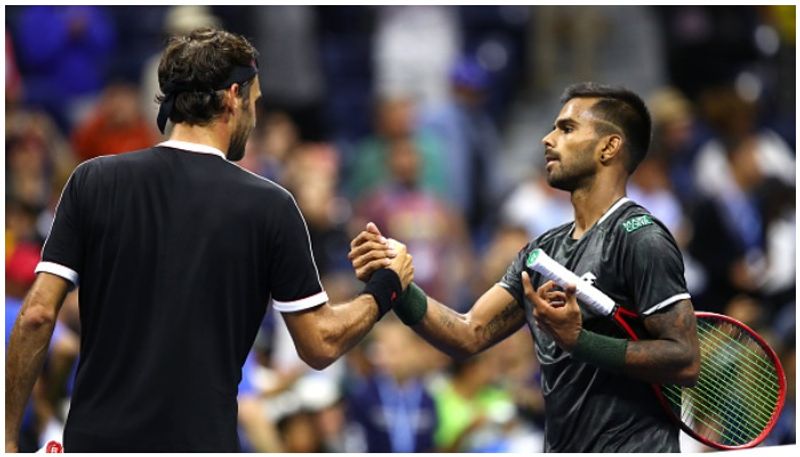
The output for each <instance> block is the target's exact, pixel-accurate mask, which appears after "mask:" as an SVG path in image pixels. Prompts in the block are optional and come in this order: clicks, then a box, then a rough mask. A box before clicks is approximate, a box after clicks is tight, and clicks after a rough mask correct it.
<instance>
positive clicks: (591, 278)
mask: <svg viewBox="0 0 800 457" xmlns="http://www.w3.org/2000/svg"><path fill="white" fill-rule="evenodd" d="M596 279H597V276H595V275H594V273H592V272H591V271H587V272H586V273H584V274H583V275H582V276H581V281H583V282H585V283H588V284H592V285H594V282H595V280H596Z"/></svg>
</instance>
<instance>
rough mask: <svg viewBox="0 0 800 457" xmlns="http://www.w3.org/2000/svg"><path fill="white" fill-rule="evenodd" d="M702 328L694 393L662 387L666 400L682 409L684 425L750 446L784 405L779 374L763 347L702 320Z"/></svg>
mask: <svg viewBox="0 0 800 457" xmlns="http://www.w3.org/2000/svg"><path fill="white" fill-rule="evenodd" d="M697 324H698V337H699V338H700V346H701V369H700V378H699V379H698V382H697V384H696V385H695V386H694V387H692V388H682V387H680V386H663V388H662V391H663V392H664V396H665V398H667V400H668V401H669V402H670V403H671V404H672V405H673V406H674V407H676V408H681V410H682V412H681V419H682V421H683V422H684V423H685V424H687V425H689V426H690V427H691V428H692V429H693V430H694V431H695V432H697V433H702V434H705V435H706V437H707V438H709V439H711V440H713V441H719V439H720V438H721V440H722V442H723V443H724V444H727V445H743V444H747V443H750V442H752V441H753V440H754V439H755V438H757V437H758V436H759V435H760V434H761V432H762V431H763V430H764V429H765V428H766V426H767V424H768V423H769V422H770V420H771V419H772V417H773V415H774V412H775V410H776V408H777V406H778V402H779V401H780V400H779V396H780V394H779V382H778V380H777V378H778V373H777V370H776V368H775V366H774V365H773V364H772V361H771V359H770V358H769V357H768V355H767V354H766V352H765V351H764V349H763V348H762V347H761V345H759V344H758V343H757V342H756V341H755V340H753V338H752V337H751V336H750V335H749V334H747V333H745V332H742V331H741V330H740V329H739V328H738V327H736V326H734V325H731V324H728V323H724V322H718V321H712V322H709V321H708V320H702V319H698V322H697ZM721 327H724V328H721ZM748 344H755V348H753V347H750V346H748ZM714 434H716V436H714Z"/></svg>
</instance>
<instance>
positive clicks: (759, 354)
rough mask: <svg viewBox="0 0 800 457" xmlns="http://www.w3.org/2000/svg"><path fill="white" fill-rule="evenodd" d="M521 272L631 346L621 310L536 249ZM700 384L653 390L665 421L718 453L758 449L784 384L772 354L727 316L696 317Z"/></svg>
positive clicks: (780, 400)
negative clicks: (569, 299) (572, 291)
mask: <svg viewBox="0 0 800 457" xmlns="http://www.w3.org/2000/svg"><path fill="white" fill-rule="evenodd" d="M527 266H528V267H530V268H532V269H533V270H535V271H537V272H538V273H540V274H541V275H542V276H544V277H546V278H547V279H550V280H552V281H553V282H555V283H556V284H558V285H559V286H561V287H563V288H566V287H567V285H568V284H575V285H576V286H577V291H576V296H577V298H578V299H579V300H580V301H581V302H582V303H583V304H584V305H585V306H586V307H588V308H589V309H590V310H591V311H592V312H594V313H596V314H598V315H600V316H606V317H608V318H610V319H612V320H613V321H614V322H615V323H616V324H617V325H618V326H619V327H620V328H621V329H622V330H623V331H624V332H625V333H626V334H628V335H629V336H630V338H631V340H633V341H636V340H638V339H639V337H640V335H637V334H636V333H635V332H634V330H633V328H632V327H631V325H630V324H629V323H628V322H627V320H626V319H632V318H637V317H638V316H637V314H636V313H634V312H632V311H629V310H626V309H624V308H622V307H620V306H618V305H617V304H616V303H614V300H612V299H611V298H610V297H609V296H607V295H606V294H604V293H603V292H601V291H600V290H599V289H597V288H596V287H594V286H592V285H591V284H589V283H588V282H586V281H583V280H581V279H580V278H579V277H578V276H577V275H576V274H575V273H573V272H571V271H569V270H568V269H567V268H565V267H564V266H562V265H561V264H559V263H558V262H556V261H555V260H553V259H552V258H551V257H549V256H548V255H547V254H546V253H545V252H544V251H542V250H541V249H536V250H534V251H533V252H532V253H531V255H530V257H529V258H528V262H527ZM695 316H696V317H697V337H698V339H699V341H700V377H699V379H698V381H697V384H696V385H695V386H694V387H683V386H679V385H657V384H653V390H654V392H655V394H656V396H657V397H658V399H659V401H660V402H661V405H662V406H663V407H664V409H665V410H666V412H667V414H668V415H669V416H670V417H671V418H672V419H673V420H674V421H675V422H676V423H677V424H678V425H679V426H680V428H681V429H682V430H683V431H684V432H686V433H687V434H688V435H689V436H691V437H692V438H694V439H696V440H698V441H700V442H701V443H703V444H705V445H708V446H711V447H714V448H717V449H745V448H750V447H754V446H756V445H758V444H759V443H761V442H762V441H763V440H764V438H766V437H767V435H768V434H769V432H770V431H771V430H772V428H773V427H774V426H775V423H776V422H777V420H778V416H779V415H780V412H781V409H782V408H783V403H784V400H785V398H786V377H785V376H784V373H783V367H782V366H781V364H780V361H779V360H778V357H777V356H776V355H775V351H773V350H772V348H770V347H769V345H767V343H766V342H765V341H764V339H763V338H762V337H761V336H760V335H758V334H757V333H756V332H754V331H753V330H751V329H750V328H749V327H748V326H746V325H744V324H742V323H741V322H739V321H737V320H736V319H733V318H731V317H728V316H724V315H721V314H715V313H706V312H696V313H695Z"/></svg>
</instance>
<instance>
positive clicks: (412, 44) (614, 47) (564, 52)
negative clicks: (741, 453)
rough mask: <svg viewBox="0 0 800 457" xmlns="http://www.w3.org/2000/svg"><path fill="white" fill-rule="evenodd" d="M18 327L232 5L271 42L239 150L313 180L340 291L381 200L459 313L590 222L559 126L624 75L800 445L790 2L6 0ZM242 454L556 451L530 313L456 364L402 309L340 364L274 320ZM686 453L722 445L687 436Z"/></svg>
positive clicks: (692, 255) (345, 294) (255, 354)
mask: <svg viewBox="0 0 800 457" xmlns="http://www.w3.org/2000/svg"><path fill="white" fill-rule="evenodd" d="M5 12H6V24H5V26H6V33H5V69H6V80H5V97H6V105H5V133H6V136H5V149H6V155H5V167H6V168H5V170H6V171H5V183H6V184H5V186H6V199H5V208H6V209H5V221H6V222H5V227H6V232H5V253H6V254H5V259H6V270H5V271H6V274H5V280H6V343H7V342H8V334H9V330H10V328H11V325H13V322H14V319H15V318H16V315H17V314H18V312H19V308H20V305H21V301H22V299H23V297H24V295H25V293H26V291H27V290H28V288H29V287H30V285H31V283H32V281H33V279H34V274H33V269H34V266H35V265H36V263H37V261H38V259H39V252H40V249H41V246H42V242H43V240H44V239H45V238H46V237H47V234H48V230H49V228H50V224H51V221H52V217H53V210H54V207H55V205H56V203H57V201H58V198H59V195H60V192H61V189H62V187H63V185H64V184H65V182H66V179H67V178H68V176H69V174H70V173H71V171H72V170H73V169H74V167H75V166H76V165H77V164H78V163H79V162H80V161H83V160H86V159H89V158H92V157H95V156H98V155H105V154H116V153H122V152H125V151H129V150H133V149H138V148H145V147H148V146H150V145H152V144H154V143H155V142H158V141H160V140H161V139H162V137H161V135H160V134H159V133H158V131H157V130H156V128H155V126H156V124H155V116H156V113H157V105H156V104H155V102H154V98H155V96H156V94H157V93H158V84H157V77H156V68H157V64H158V59H159V53H160V51H161V49H162V48H163V45H164V43H165V40H166V37H167V36H169V35H170V34H174V33H182V32H186V31H188V30H191V29H193V28H195V27H199V26H218V27H223V28H225V29H227V30H230V31H233V32H237V33H240V34H243V35H245V36H246V37H248V38H249V39H250V40H251V41H252V43H253V44H254V45H255V46H256V48H258V50H259V51H260V53H261V56H260V59H259V60H260V64H261V73H260V77H261V83H262V92H263V95H264V97H263V103H262V104H261V105H260V106H259V110H260V113H259V119H258V126H257V129H256V131H255V132H254V134H253V136H252V138H251V139H250V141H249V143H248V145H247V153H246V156H245V158H244V159H243V161H242V162H241V165H242V166H243V167H245V168H247V169H249V170H251V171H253V172H255V173H258V174H260V175H262V176H265V177H267V178H269V179H272V180H274V181H276V182H278V183H280V184H282V185H283V186H285V187H286V188H288V189H289V190H291V191H292V192H293V193H294V195H295V197H296V199H297V201H298V203H299V205H300V208H301V210H302V211H303V213H304V215H305V218H306V220H307V222H308V226H309V231H310V235H311V240H312V244H313V249H314V254H315V257H316V261H317V265H318V267H319V270H320V275H321V277H322V282H323V283H324V286H325V288H326V290H327V291H328V294H329V295H330V297H331V300H332V301H333V302H339V301H343V300H346V299H349V298H351V297H353V296H354V295H355V294H357V293H358V292H359V291H360V290H361V288H362V285H360V284H359V283H358V282H357V281H356V280H355V279H354V277H353V273H352V270H351V268H350V265H349V262H348V260H347V258H346V254H347V251H348V249H349V240H350V239H351V238H352V237H353V236H354V235H355V234H356V233H357V232H358V231H360V230H361V229H362V228H363V227H364V224H365V223H366V222H367V221H370V220H371V221H375V222H376V223H377V224H378V226H379V227H380V228H381V229H382V230H383V233H384V234H385V235H387V236H390V237H394V238H397V239H399V240H402V241H403V242H405V243H407V244H408V247H409V250H410V252H411V253H412V254H413V256H414V261H415V269H416V281H417V283H418V284H420V285H421V286H422V287H423V288H424V289H425V290H426V291H427V292H428V294H429V295H431V296H433V297H435V298H437V299H438V300H440V301H442V302H444V303H446V304H448V305H449V306H452V307H453V308H455V309H457V310H459V311H465V310H466V309H468V308H469V307H470V306H471V304H472V303H473V301H474V300H475V299H476V298H477V297H478V296H479V295H480V294H481V293H482V292H483V291H485V290H487V289H488V288H489V287H491V286H492V285H493V284H494V283H495V282H497V281H498V280H499V279H500V277H501V276H502V274H503V273H504V271H505V269H506V267H507V266H508V264H509V263H510V262H511V260H512V259H513V257H514V255H515V254H516V253H517V251H518V250H519V249H521V248H522V247H523V246H524V244H525V243H526V242H527V241H528V240H530V239H532V238H534V237H536V236H538V235H540V234H541V233H542V232H543V231H545V230H547V229H549V228H551V227H553V226H555V225H557V224H560V223H563V222H566V221H568V220H571V219H572V210H571V206H570V203H569V200H568V195H567V194H566V193H563V192H559V191H554V190H552V189H550V188H549V187H548V186H547V184H546V182H545V181H544V179H543V176H542V170H543V148H542V146H541V143H540V139H541V138H542V137H543V136H544V135H545V134H546V133H547V131H548V130H549V129H550V126H551V125H552V122H553V120H554V118H555V116H556V114H557V113H558V110H559V108H560V104H559V102H558V98H559V95H560V94H561V92H562V90H563V89H564V88H565V87H566V86H567V85H568V84H570V83H573V82H578V81H584V80H594V81H598V82H603V83H611V84H621V85H625V86H627V87H628V88H630V89H633V90H634V91H636V92H638V93H639V94H641V95H642V96H643V98H645V99H646V101H647V103H648V106H649V108H650V110H651V112H652V116H653V120H654V138H653V143H652V147H651V150H650V154H649V156H648V158H647V159H646V160H645V161H644V162H643V163H642V164H641V166H640V167H639V169H638V170H637V171H636V173H635V175H634V176H633V178H632V180H631V182H630V187H629V189H628V194H629V196H630V197H631V198H633V199H634V200H636V201H637V202H639V203H641V204H642V205H644V206H645V207H647V208H649V209H650V210H651V212H653V213H654V214H655V215H656V216H657V217H658V218H660V219H661V220H662V221H663V222H664V223H665V224H666V225H667V226H668V227H669V228H670V230H671V231H672V233H673V234H674V235H675V237H676V239H677V240H678V243H679V245H680V247H681V249H682V251H683V255H684V260H685V264H686V279H687V282H688V286H689V289H690V292H691V293H692V296H693V301H694V304H695V307H696V308H697V309H698V310H710V311H717V312H723V313H726V314H729V315H731V316H733V317H736V318H737V319H739V320H742V321H743V322H745V323H747V324H748V325H750V326H751V327H753V328H754V329H756V330H757V331H758V332H760V333H761V334H762V335H765V336H766V337H767V339H768V340H769V343H770V344H771V345H772V347H773V348H775V349H776V350H777V351H778V353H779V355H780V357H781V360H782V361H783V363H784V368H785V369H786V372H787V378H788V381H789V386H790V391H789V393H788V396H787V402H786V406H785V408H784V410H783V414H782V416H781V418H780V420H779V422H778V425H777V427H776V428H775V430H774V431H773V432H772V434H771V435H770V437H769V438H768V439H767V441H766V443H767V444H787V443H795V323H796V317H795V284H796V279H795V277H796V266H795V259H796V255H795V246H796V240H795V234H796V222H795V214H796V213H795V185H796V184H795V182H796V181H795V150H796V148H795V135H796V130H795V125H796V117H795V116H796V111H795V88H796V80H795V78H796V74H795V68H796V62H795V55H796V48H795V46H796V41H795V40H796V38H795V33H796V31H795V30H796V29H795V27H796V20H795V7H794V6H757V7H752V6H742V7H702V6H670V7H638V6H618V7H599V6H580V7H577V6H568V7H554V6H541V7H538V6H537V7H530V6H492V7H477V6H468V7H457V6H388V7H365V6H356V7H346V6H324V7H309V6H269V7H267V6H237V7H208V6H173V7H158V6H148V7H123V6H120V7H101V6H96V7H93V6H75V7H49V6H17V7H11V6H9V7H6V8H5ZM78 306H79V303H78V300H77V294H75V293H72V294H70V295H69V297H68V299H67V303H66V305H65V306H64V309H63V311H62V313H61V315H60V317H59V324H58V327H57V329H56V333H55V335H54V338H53V341H52V344H51V347H50V353H49V356H48V361H47V365H46V369H45V371H44V373H43V374H42V376H41V377H40V378H39V380H38V381H37V383H36V386H35V388H34V395H33V399H32V401H31V403H30V405H29V408H28V410H27V413H26V420H25V426H24V430H23V440H22V441H21V443H20V450H28V451H30V450H35V449H37V448H39V447H40V446H41V444H42V443H43V442H44V441H45V440H46V439H48V438H51V437H55V438H59V439H60V434H61V429H62V427H63V425H62V424H63V421H64V419H65V417H66V416H65V415H66V412H67V408H68V404H69V394H70V390H71V384H72V378H73V376H74V368H75V362H76V358H77V355H78V351H79V339H78V335H79V333H80V326H79V322H78V317H77V316H78V314H77V310H78ZM239 399H240V430H241V433H240V435H241V440H242V445H243V449H244V450H250V451H286V452H343V451H347V452H364V451H379V452H418V451H464V452H489V451H493V452H498V451H512V452H525V453H529V452H536V451H540V450H541V449H542V443H543V414H542V410H543V404H542V397H541V392H540V388H539V371H538V366H537V362H536V358H535V355H534V352H533V344H532V340H531V337H530V335H529V332H528V330H527V328H525V329H522V330H520V331H519V332H517V333H516V334H515V335H513V336H511V337H510V338H508V339H507V340H506V341H504V342H502V343H501V344H500V345H498V346H496V347H495V348H493V349H490V350H488V351H487V352H485V353H483V354H481V355H479V356H476V357H473V358H472V359H470V360H468V361H465V362H461V363H455V362H454V361H452V360H451V359H449V358H447V357H446V356H444V355H442V354H441V353H438V352H437V351H436V350H435V349H432V348H430V346H428V345H427V344H426V343H424V342H423V341H422V340H420V339H419V338H418V337H417V336H416V335H415V334H414V333H412V332H411V331H410V330H408V329H407V328H406V327H405V326H404V325H402V324H401V323H399V321H397V320H396V319H394V318H393V315H388V316H387V317H386V318H384V319H383V320H382V321H381V322H380V323H379V324H378V325H377V326H376V328H375V330H374V331H373V332H372V333H371V334H370V335H369V337H368V338H367V339H366V340H365V341H364V342H363V343H362V344H360V345H359V346H358V347H356V348H355V349H354V350H353V351H351V352H350V353H349V354H347V356H346V357H344V358H343V359H342V360H340V361H339V362H337V363H336V364H334V365H333V366H331V367H330V368H328V369H326V370H324V371H322V372H316V371H313V370H310V369H309V368H308V367H306V366H305V365H304V364H303V363H302V362H301V361H300V360H299V359H298V357H297V356H296V354H295V352H294V347H293V345H292V342H291V338H290V337H289V335H288V332H287V330H286V328H285V326H284V324H283V321H282V319H281V317H280V315H279V313H273V312H269V313H268V315H267V317H266V318H265V320H264V322H263V325H262V331H261V332H260V333H259V336H258V338H257V341H256V344H255V345H254V347H253V351H252V353H251V356H250V358H249V359H248V361H247V364H246V366H245V369H244V372H243V380H242V383H241V385H240V395H239ZM684 445H685V447H684V450H704V449H702V448H701V447H700V446H699V445H698V444H696V443H693V442H692V441H691V440H686V442H685V443H684Z"/></svg>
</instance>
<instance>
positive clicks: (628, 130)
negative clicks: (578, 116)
mask: <svg viewBox="0 0 800 457" xmlns="http://www.w3.org/2000/svg"><path fill="white" fill-rule="evenodd" d="M573 98H598V99H599V100H598V101H597V103H595V104H594V105H593V106H592V108H591V110H592V113H594V114H595V115H596V116H597V117H598V118H600V119H602V120H604V121H606V122H609V123H611V124H614V125H616V126H618V127H619V128H620V129H621V130H622V132H620V133H622V135H623V136H624V137H625V144H626V149H627V153H628V162H627V164H626V165H627V166H626V168H627V170H628V173H629V174H630V173H633V172H634V170H636V167H637V166H638V165H639V163H641V161H642V160H643V159H644V157H645V156H646V155H647V150H648V148H649V147H650V130H651V128H652V127H651V121H650V113H649V112H648V111H647V106H645V104H644V102H643V101H642V99H641V98H640V97H639V96H638V95H636V94H635V93H633V92H631V91H630V90H628V89H625V88H624V87H615V86H607V85H604V84H598V83H594V82H586V83H578V84H573V85H571V86H569V87H567V88H566V90H564V94H563V95H562V96H561V103H562V104H564V103H567V102H568V101H570V100H572V99H573ZM595 125H596V129H597V132H598V133H599V134H601V135H605V134H608V133H611V132H613V131H614V130H613V129H612V128H610V127H609V126H608V125H606V124H604V123H597V124H595Z"/></svg>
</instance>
